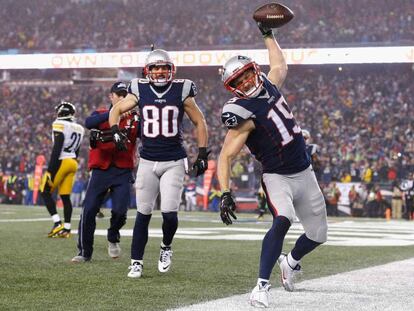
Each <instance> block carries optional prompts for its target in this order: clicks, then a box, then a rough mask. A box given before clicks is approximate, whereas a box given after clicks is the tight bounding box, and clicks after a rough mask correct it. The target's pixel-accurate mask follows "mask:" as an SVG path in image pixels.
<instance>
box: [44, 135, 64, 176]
mask: <svg viewBox="0 0 414 311" xmlns="http://www.w3.org/2000/svg"><path fill="white" fill-rule="evenodd" d="M64 140H65V136H64V135H63V133H62V132H56V131H53V141H54V143H53V149H52V154H51V155H50V161H49V166H48V168H47V170H48V172H49V173H50V175H52V179H53V178H55V175H56V173H57V171H58V169H59V164H60V163H59V156H60V152H61V151H62V148H63V142H64Z"/></svg>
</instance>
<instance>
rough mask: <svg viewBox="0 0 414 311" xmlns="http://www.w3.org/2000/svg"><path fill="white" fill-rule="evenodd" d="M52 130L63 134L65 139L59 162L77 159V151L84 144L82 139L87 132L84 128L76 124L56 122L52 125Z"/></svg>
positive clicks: (63, 121)
mask: <svg viewBox="0 0 414 311" xmlns="http://www.w3.org/2000/svg"><path fill="white" fill-rule="evenodd" d="M52 129H53V131H54V132H61V133H63V135H64V137H65V139H64V142H63V148H62V151H61V152H60V156H59V160H62V159H67V158H76V150H78V148H79V146H80V144H81V142H82V138H83V135H84V132H85V130H84V128H83V127H82V126H81V125H80V124H78V123H75V122H70V121H66V120H55V121H54V122H53V124H52ZM52 138H53V135H52Z"/></svg>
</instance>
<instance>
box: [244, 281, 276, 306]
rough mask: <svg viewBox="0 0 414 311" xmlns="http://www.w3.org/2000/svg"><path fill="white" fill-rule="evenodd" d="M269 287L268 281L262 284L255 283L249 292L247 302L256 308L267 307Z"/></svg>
mask: <svg viewBox="0 0 414 311" xmlns="http://www.w3.org/2000/svg"><path fill="white" fill-rule="evenodd" d="M270 287H271V285H270V284H269V283H267V284H266V285H264V286H262V285H260V284H257V285H256V287H255V288H253V290H252V293H251V294H250V298H249V304H251V305H252V306H253V307H256V308H268V307H269V299H270V293H269V290H270Z"/></svg>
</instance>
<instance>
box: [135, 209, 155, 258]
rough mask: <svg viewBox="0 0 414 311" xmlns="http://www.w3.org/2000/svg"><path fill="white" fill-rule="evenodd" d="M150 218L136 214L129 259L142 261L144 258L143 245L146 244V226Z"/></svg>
mask: <svg viewBox="0 0 414 311" xmlns="http://www.w3.org/2000/svg"><path fill="white" fill-rule="evenodd" d="M151 216H152V215H151V214H150V215H144V214H141V213H140V212H137V217H136V218H135V225H134V231H133V236H132V245H131V259H135V260H143V258H144V251H145V245H147V242H148V225H149V223H150V220H151Z"/></svg>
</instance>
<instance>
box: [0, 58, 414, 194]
mask: <svg viewBox="0 0 414 311" xmlns="http://www.w3.org/2000/svg"><path fill="white" fill-rule="evenodd" d="M183 71H185V69H183ZM179 76H186V77H189V78H190V79H193V80H194V81H195V82H196V84H197V85H198V87H199V95H198V96H197V102H198V104H199V106H200V107H201V109H202V110H203V112H204V114H205V116H206V118H207V124H208V126H209V132H210V133H209V136H210V143H209V146H210V148H211V150H212V155H211V159H217V157H218V153H219V151H220V148H221V144H222V141H223V137H224V135H225V128H224V126H223V125H222V124H221V119H220V114H221V107H222V105H223V104H224V103H225V101H226V100H227V99H228V98H229V94H227V92H226V91H225V90H224V88H223V86H222V84H221V82H220V80H219V77H218V76H217V71H216V69H214V70H213V69H208V71H207V70H206V71H201V72H200V71H191V70H189V71H188V72H183V73H180V75H179ZM413 87H414V76H413V71H412V68H411V67H410V66H407V65H381V66H379V65H365V66H362V65H358V66H356V65H354V66H345V67H344V68H342V71H338V69H337V67H335V66H325V67H311V68H308V69H303V67H294V66H292V67H291V69H290V73H289V76H288V79H287V80H286V83H285V85H284V90H283V91H284V95H285V98H286V99H287V102H288V103H289V105H290V107H291V108H292V110H293V113H294V115H295V117H296V119H297V120H298V123H299V124H300V125H301V127H302V128H305V129H308V130H309V131H310V133H311V135H312V143H316V144H318V145H319V146H320V148H321V151H320V156H319V157H320V161H321V167H320V169H319V171H318V172H317V173H318V179H319V181H320V183H321V185H322V186H325V185H326V186H327V185H331V182H333V181H342V182H351V181H352V182H358V181H362V182H364V183H365V184H368V185H371V184H372V185H374V184H378V183H386V184H389V185H390V186H391V185H392V183H393V182H396V181H399V180H402V179H405V178H409V177H410V176H409V174H410V173H411V172H414V128H413V122H412V120H413V119H414V110H413V109H412V107H411V106H410V98H411V97H410V95H411V94H413V93H414V89H413ZM294 90H296V91H294ZM107 92H108V90H107V87H106V86H61V87H58V86H53V87H52V86H48V87H24V86H11V85H6V84H3V85H2V87H1V99H0V101H1V103H0V105H1V107H2V114H1V115H0V130H1V131H2V133H7V134H6V135H2V136H1V137H0V163H1V172H0V173H1V174H2V175H7V176H10V175H13V174H14V175H15V176H17V178H19V176H21V177H22V178H23V179H24V176H26V175H27V174H31V173H32V172H33V170H34V162H35V157H36V156H37V155H39V154H44V155H45V157H46V159H48V157H49V155H50V151H51V150H50V149H51V123H52V121H53V119H54V117H55V115H54V109H53V107H54V106H55V105H56V104H57V103H58V102H59V101H60V100H69V101H71V102H73V103H74V104H75V105H76V107H77V116H78V121H79V122H80V123H81V124H82V123H83V121H84V118H85V117H86V116H88V115H89V114H90V113H91V111H93V110H94V109H95V108H96V107H98V106H101V105H105V106H106V105H109V102H108V99H107ZM187 121H188V122H185V128H184V136H185V139H184V140H185V141H186V142H195V139H194V133H193V132H192V131H191V128H192V127H191V126H189V125H190V122H189V120H187ZM187 125H188V126H187ZM187 138H188V139H187ZM186 149H187V151H188V153H189V157H190V158H191V159H192V160H194V158H195V157H196V155H197V148H196V146H195V145H194V144H190V145H186ZM87 152H88V141H87V139H85V140H84V142H83V146H82V151H81V156H80V170H79V171H80V172H83V173H84V177H86V176H87V172H86V170H87V169H86V163H87ZM247 152H248V151H247V150H246V151H245V153H242V154H241V155H240V156H239V157H238V158H237V159H236V160H235V161H234V164H233V167H232V174H233V177H234V180H235V185H234V186H235V187H236V188H239V189H250V190H251V191H252V192H254V191H256V190H257V188H258V186H259V185H258V184H259V180H258V176H259V173H260V172H259V171H258V165H257V163H256V161H254V160H251V158H250V157H249V156H247ZM18 180H19V179H17V181H18ZM4 182H6V181H4ZM17 184H18V183H16V185H17ZM1 188H2V191H4V189H5V187H4V185H3V187H1ZM329 190H330V189H328V188H327V191H329Z"/></svg>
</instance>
